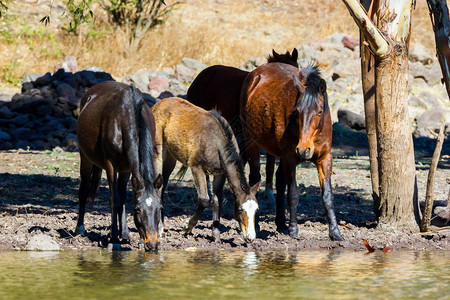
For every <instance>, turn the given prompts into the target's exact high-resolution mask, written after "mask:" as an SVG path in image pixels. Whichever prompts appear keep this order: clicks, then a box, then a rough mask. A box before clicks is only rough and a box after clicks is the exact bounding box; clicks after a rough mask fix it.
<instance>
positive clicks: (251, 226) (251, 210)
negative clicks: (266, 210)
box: [242, 200, 258, 241]
mask: <svg viewBox="0 0 450 300" xmlns="http://www.w3.org/2000/svg"><path fill="white" fill-rule="evenodd" d="M242 208H243V209H244V210H245V212H246V213H247V217H248V228H247V238H248V239H249V240H251V241H253V240H254V239H255V238H256V232H255V214H256V210H257V209H258V203H256V201H255V200H248V201H246V202H245V203H244V204H243V205H242Z"/></svg>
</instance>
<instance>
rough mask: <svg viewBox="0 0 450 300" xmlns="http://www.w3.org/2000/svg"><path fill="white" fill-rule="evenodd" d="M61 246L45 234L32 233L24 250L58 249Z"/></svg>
mask: <svg viewBox="0 0 450 300" xmlns="http://www.w3.org/2000/svg"><path fill="white" fill-rule="evenodd" d="M60 249H61V247H60V246H59V244H58V243H57V242H56V241H55V240H53V239H52V238H51V237H50V236H48V235H46V234H36V235H34V236H33V237H32V238H31V239H30V240H29V241H28V243H27V245H26V246H25V250H28V251H59V250H60Z"/></svg>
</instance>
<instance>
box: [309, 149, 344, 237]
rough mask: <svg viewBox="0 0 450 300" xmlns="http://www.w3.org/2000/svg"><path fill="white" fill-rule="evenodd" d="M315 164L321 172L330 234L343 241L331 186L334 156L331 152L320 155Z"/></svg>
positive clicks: (321, 183)
mask: <svg viewBox="0 0 450 300" xmlns="http://www.w3.org/2000/svg"><path fill="white" fill-rule="evenodd" d="M315 165H316V167H317V172H318V173H319V182H320V189H321V191H322V204H323V207H324V208H325V211H326V215H327V221H328V226H329V236H330V239H331V240H333V241H342V237H341V234H340V232H339V228H338V225H337V221H336V215H335V213H334V196H333V191H332V188H331V174H332V168H333V166H332V165H333V156H332V155H331V152H329V153H327V154H326V155H324V156H322V157H320V158H319V159H318V160H317V161H316V162H315Z"/></svg>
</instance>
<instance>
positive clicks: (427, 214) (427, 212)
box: [420, 122, 445, 232]
mask: <svg viewBox="0 0 450 300" xmlns="http://www.w3.org/2000/svg"><path fill="white" fill-rule="evenodd" d="M444 125H445V124H444V122H442V123H441V128H440V129H439V135H438V138H437V141H436V148H435V149H434V153H433V157H432V158H431V164H430V170H429V171H428V180H427V191H426V196H425V208H424V210H423V215H422V221H421V222H420V231H421V232H427V231H428V230H429V228H430V221H431V210H432V209H433V202H434V201H433V189H434V175H435V173H436V168H437V165H438V162H439V156H440V155H441V151H442V143H443V141H444Z"/></svg>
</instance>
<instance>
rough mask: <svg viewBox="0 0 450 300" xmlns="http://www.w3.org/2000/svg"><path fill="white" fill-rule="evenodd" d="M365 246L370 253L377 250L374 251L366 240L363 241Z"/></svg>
mask: <svg viewBox="0 0 450 300" xmlns="http://www.w3.org/2000/svg"><path fill="white" fill-rule="evenodd" d="M363 245H364V246H365V247H366V248H367V250H368V251H369V253H372V252H375V249H373V248H372V247H371V246H370V245H369V243H368V242H367V240H366V239H363Z"/></svg>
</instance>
